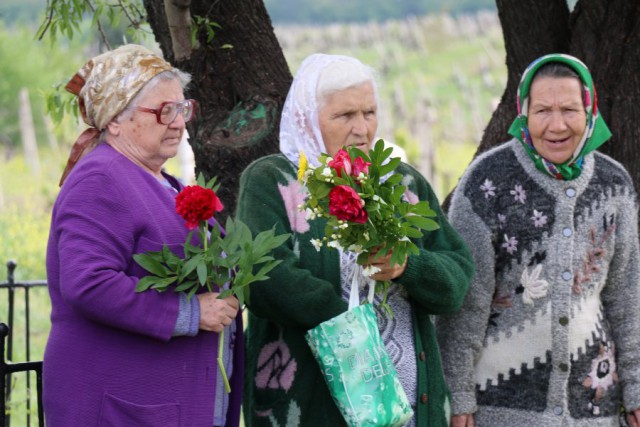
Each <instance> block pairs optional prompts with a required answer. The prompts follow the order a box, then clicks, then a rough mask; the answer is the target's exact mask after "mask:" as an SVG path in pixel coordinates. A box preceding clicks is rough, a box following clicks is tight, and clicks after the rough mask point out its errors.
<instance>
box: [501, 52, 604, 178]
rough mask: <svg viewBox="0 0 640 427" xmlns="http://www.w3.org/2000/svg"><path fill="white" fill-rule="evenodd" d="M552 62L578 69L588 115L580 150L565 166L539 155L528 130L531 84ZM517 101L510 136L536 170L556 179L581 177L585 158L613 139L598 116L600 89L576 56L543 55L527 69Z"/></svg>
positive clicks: (579, 145)
mask: <svg viewBox="0 0 640 427" xmlns="http://www.w3.org/2000/svg"><path fill="white" fill-rule="evenodd" d="M549 62H559V63H562V64H564V65H566V66H568V67H569V68H571V69H572V70H574V71H575V72H576V73H577V74H578V76H579V77H580V80H581V81H582V84H583V87H584V104H585V105H584V107H585V111H586V113H587V123H586V125H585V131H584V134H583V135H582V139H581V140H580V143H579V144H578V147H577V148H576V150H575V151H574V153H573V156H572V157H571V158H570V159H569V160H567V161H566V162H564V163H562V164H555V163H551V162H550V161H548V160H547V159H545V158H544V157H542V156H541V155H540V154H539V153H538V152H537V150H536V149H535V148H534V146H533V142H532V141H531V136H530V134H529V128H528V127H527V112H528V106H529V90H530V89H531V82H532V81H533V78H534V77H535V74H536V73H537V72H538V70H539V69H540V67H542V66H543V65H545V64H547V63H549ZM517 102H518V117H516V119H515V120H514V121H513V123H512V124H511V127H510V128H509V134H510V135H512V136H513V137H515V138H517V139H518V140H519V141H520V142H521V143H522V145H523V147H524V148H525V150H526V151H527V153H528V154H529V156H530V157H531V159H532V160H533V162H534V163H535V165H536V168H538V169H539V170H541V171H543V172H545V173H548V174H549V175H551V176H553V177H554V178H556V179H561V180H571V179H575V178H577V177H578V176H580V173H581V172H582V163H583V160H584V156H586V155H587V154H588V153H590V152H592V151H594V150H595V149H597V148H598V147H600V146H601V145H602V144H604V143H605V142H606V141H607V140H608V139H609V138H611V131H609V128H608V127H607V124H606V123H605V122H604V119H603V118H602V117H601V116H600V114H598V103H597V95H596V89H595V87H594V85H593V79H592V78H591V73H590V72H589V69H588V68H587V66H586V65H584V63H582V61H580V60H579V59H578V58H575V57H573V56H570V55H565V54H562V53H555V54H550V55H545V56H542V57H540V58H538V59H536V60H535V61H533V62H532V63H531V64H529V66H528V67H527V69H526V70H524V73H523V74H522V79H521V80H520V86H519V87H518V98H517Z"/></svg>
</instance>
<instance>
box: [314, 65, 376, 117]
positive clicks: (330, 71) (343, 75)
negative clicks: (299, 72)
mask: <svg viewBox="0 0 640 427" xmlns="http://www.w3.org/2000/svg"><path fill="white" fill-rule="evenodd" d="M365 83H371V85H372V86H373V93H374V96H375V99H376V104H378V88H377V85H376V79H375V71H374V69H373V68H371V67H369V66H368V65H364V64H363V63H362V62H360V61H358V60H357V59H355V58H345V59H344V60H339V61H336V62H335V63H334V64H331V65H330V66H328V67H326V68H325V69H324V70H322V72H321V73H320V75H319V76H318V85H317V88H316V97H317V100H318V109H322V107H324V104H325V102H326V100H327V97H328V96H329V95H331V94H333V93H335V92H339V91H341V90H344V89H349V88H352V87H356V86H360V85H363V84H365Z"/></svg>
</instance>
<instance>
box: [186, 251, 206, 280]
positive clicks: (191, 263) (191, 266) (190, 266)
mask: <svg viewBox="0 0 640 427" xmlns="http://www.w3.org/2000/svg"><path fill="white" fill-rule="evenodd" d="M203 259H204V255H202V253H200V254H198V255H195V256H194V257H192V258H189V260H188V261H187V262H186V263H185V264H184V267H183V268H182V274H181V278H185V277H187V276H188V275H189V274H191V272H192V271H193V270H195V269H196V268H198V265H200V264H201V263H202V262H203Z"/></svg>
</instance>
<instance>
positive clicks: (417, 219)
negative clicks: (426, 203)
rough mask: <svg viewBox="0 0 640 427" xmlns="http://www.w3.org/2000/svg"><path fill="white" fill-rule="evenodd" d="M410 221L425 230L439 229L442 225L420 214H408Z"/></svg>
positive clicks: (407, 218) (408, 220)
mask: <svg viewBox="0 0 640 427" xmlns="http://www.w3.org/2000/svg"><path fill="white" fill-rule="evenodd" d="M405 219H406V220H407V222H408V223H410V224H411V225H414V226H416V227H419V228H422V229H423V230H427V231H433V230H437V229H438V228H439V227H440V226H439V225H438V223H437V222H435V221H434V220H432V219H430V218H425V217H422V216H418V215H408V216H407V217H406V218H405Z"/></svg>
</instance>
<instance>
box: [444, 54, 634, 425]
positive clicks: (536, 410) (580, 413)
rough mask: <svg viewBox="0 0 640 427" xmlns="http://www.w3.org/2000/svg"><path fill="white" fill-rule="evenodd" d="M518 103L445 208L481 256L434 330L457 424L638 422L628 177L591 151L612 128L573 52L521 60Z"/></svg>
mask: <svg viewBox="0 0 640 427" xmlns="http://www.w3.org/2000/svg"><path fill="white" fill-rule="evenodd" d="M518 113H519V115H518V117H517V118H516V120H515V121H514V123H513V125H512V126H511V129H510V131H509V133H510V134H511V135H513V137H514V139H512V140H511V141H509V142H507V143H506V144H503V145H501V146H498V147H496V148H494V149H492V150H491V151H489V152H487V153H484V154H483V155H481V156H479V157H478V158H477V159H475V161H474V162H473V163H472V164H471V166H470V167H469V169H468V170H467V172H466V173H465V175H464V176H463V178H462V180H461V181H460V184H459V186H458V188H457V189H456V191H455V193H454V196H453V199H452V204H451V209H450V211H449V218H450V221H451V223H452V225H454V227H456V228H457V230H458V231H459V232H460V234H461V235H462V236H463V237H464V238H465V239H466V241H467V243H468V244H469V246H470V247H471V249H472V252H473V253H474V258H475V262H476V266H477V272H476V275H475V278H474V280H473V282H472V285H471V289H470V291H469V293H468V294H467V297H466V299H465V302H464V304H463V308H462V310H461V312H460V313H459V314H457V315H452V316H443V317H441V318H440V319H439V322H438V327H437V332H438V339H439V342H440V345H441V351H442V358H443V365H444V370H445V377H446V379H447V383H448V384H449V387H450V389H451V391H452V394H453V401H452V413H453V417H452V421H451V425H452V426H465V427H467V426H473V425H474V423H475V425H476V426H491V427H494V426H618V425H619V423H620V421H624V419H625V418H626V419H627V421H628V422H629V423H630V425H632V426H637V425H638V421H639V420H640V310H639V309H638V298H639V297H640V286H639V284H640V275H639V272H638V266H639V262H638V261H639V259H638V216H637V210H638V200H637V196H636V192H635V190H634V188H633V182H632V181H631V178H630V177H629V175H628V173H627V172H626V171H625V170H624V168H623V167H622V166H621V165H620V164H619V163H617V162H616V161H614V160H612V159H611V158H609V157H607V156H605V155H603V154H600V153H597V152H595V151H594V150H595V149H596V148H597V147H598V146H600V145H601V144H603V143H604V142H605V141H606V140H607V139H609V137H610V136H611V134H610V132H609V130H608V128H607V126H606V125H605V123H604V121H603V120H602V117H601V116H600V115H599V114H598V111H597V106H596V93H595V89H594V87H593V82H592V79H591V76H590V74H589V71H588V70H587V68H586V67H585V66H584V64H582V62H580V61H579V60H577V59H576V58H573V57H569V56H567V55H547V56H544V57H542V58H539V59H538V60H536V61H534V62H533V63H532V64H531V65H529V67H528V68H527V70H525V72H524V74H523V77H522V81H521V83H520V87H519V90H518ZM623 404H624V408H625V409H626V411H627V414H626V416H625V414H624V413H622V412H621V408H622V405H623Z"/></svg>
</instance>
